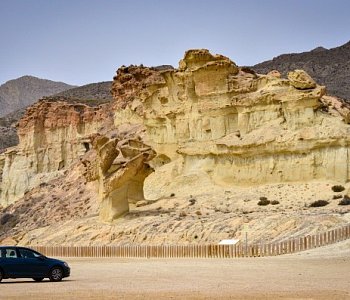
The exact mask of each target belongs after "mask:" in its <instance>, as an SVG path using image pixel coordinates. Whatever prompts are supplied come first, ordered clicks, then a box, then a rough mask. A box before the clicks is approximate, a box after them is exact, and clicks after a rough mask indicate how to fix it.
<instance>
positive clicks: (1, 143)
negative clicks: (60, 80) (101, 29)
mask: <svg viewBox="0 0 350 300" xmlns="http://www.w3.org/2000/svg"><path fill="white" fill-rule="evenodd" d="M111 87H112V82H111V81H109V82H98V83H91V84H87V85H83V86H81V87H73V88H70V89H68V90H65V91H63V92H60V93H57V94H55V95H52V96H49V97H48V96H46V97H42V99H45V98H46V99H47V100H49V101H51V102H52V101H66V102H68V103H81V104H86V105H88V106H98V105H101V104H103V103H107V102H110V101H112V95H111ZM36 100H39V98H38V99H36ZM25 109H26V108H21V109H19V110H16V111H14V112H12V113H9V114H7V115H5V116H3V117H1V118H0V152H2V151H4V149H5V148H8V147H12V146H15V145H17V144H18V136H17V131H16V124H17V122H18V121H19V119H20V118H21V117H22V116H23V114H24V113H25Z"/></svg>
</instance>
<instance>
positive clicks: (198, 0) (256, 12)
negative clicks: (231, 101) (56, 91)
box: [0, 0, 350, 85]
mask: <svg viewBox="0 0 350 300" xmlns="http://www.w3.org/2000/svg"><path fill="white" fill-rule="evenodd" d="M349 12H350V1H349V0H231V1H230V0H212V1H211V0H176V1H175V0H124V1H122V0H114V1H112V0H0V37H1V43H0V84H2V83H4V82H5V81H7V80H9V79H13V78H17V77H20V76H22V75H34V76H38V77H40V78H46V79H51V80H57V81H64V82H67V83H70V84H77V85H82V84H86V83H90V82H98V81H105V80H112V78H113V76H114V74H115V71H116V69H117V68H118V67H119V66H120V65H123V64H124V65H129V64H141V63H142V64H144V65H148V66H152V65H160V64H172V65H174V66H177V65H178V61H179V60H180V59H181V58H182V56H183V53H184V52H185V50H187V49H190V48H207V49H209V50H210V51H212V52H214V53H221V54H223V55H226V56H228V57H230V58H231V59H232V60H233V61H235V62H236V63H237V64H239V65H253V64H256V63H258V62H261V61H264V60H268V59H271V58H273V57H274V56H277V55H279V54H282V53H290V52H302V51H308V50H311V49H313V48H315V47H317V46H324V47H326V48H333V47H337V46H340V45H342V44H344V43H346V42H348V41H349V40H350V18H349V16H348V15H349Z"/></svg>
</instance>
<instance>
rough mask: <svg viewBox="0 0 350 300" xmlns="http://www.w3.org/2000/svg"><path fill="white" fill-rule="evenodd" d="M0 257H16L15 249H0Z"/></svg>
mask: <svg viewBox="0 0 350 300" xmlns="http://www.w3.org/2000/svg"><path fill="white" fill-rule="evenodd" d="M1 257H2V258H17V257H18V256H17V252H16V250H15V249H11V248H4V249H1Z"/></svg>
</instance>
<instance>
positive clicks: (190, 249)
mask: <svg viewBox="0 0 350 300" xmlns="http://www.w3.org/2000/svg"><path fill="white" fill-rule="evenodd" d="M349 238H350V224H349V225H346V226H343V227H341V228H337V229H333V230H329V231H326V232H323V233H317V234H314V235H307V236H304V237H299V238H290V239H288V240H285V241H281V242H270V243H264V242H261V243H255V244H249V245H247V246H246V245H245V244H244V243H239V244H236V245H158V246H151V245H124V246H122V245H117V246H33V247H32V248H33V249H35V250H37V251H39V252H41V253H43V254H45V255H47V256H60V257H139V258H186V257H188V258H234V257H261V256H276V255H282V254H289V253H296V252H300V251H304V250H308V249H312V248H317V247H321V246H325V245H330V244H334V243H337V242H340V241H343V240H346V239H349Z"/></svg>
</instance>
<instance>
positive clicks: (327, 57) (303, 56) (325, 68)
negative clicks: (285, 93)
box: [252, 42, 350, 101]
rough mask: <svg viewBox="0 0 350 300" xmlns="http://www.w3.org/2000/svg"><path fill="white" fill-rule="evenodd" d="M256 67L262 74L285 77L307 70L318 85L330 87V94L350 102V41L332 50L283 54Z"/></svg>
mask: <svg viewBox="0 0 350 300" xmlns="http://www.w3.org/2000/svg"><path fill="white" fill-rule="evenodd" d="M252 68H253V69H254V70H255V71H256V72H257V73H261V74H266V73H268V72H269V71H271V70H278V71H279V72H281V73H282V74H283V76H286V75H287V73H288V72H289V71H293V70H295V69H302V70H305V71H306V72H307V73H308V74H310V75H311V77H312V78H314V79H315V80H316V82H317V83H319V84H322V85H325V86H327V93H328V94H330V95H335V96H338V97H340V98H343V99H346V100H347V101H350V84H349V83H350V42H348V43H346V44H344V45H342V46H340V47H336V48H332V49H325V48H323V47H318V48H316V49H314V50H311V51H309V52H303V53H291V54H283V55H280V56H277V57H275V58H273V59H272V60H269V61H265V62H262V63H260V64H257V65H255V66H253V67H252Z"/></svg>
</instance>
